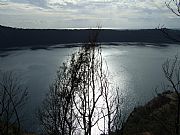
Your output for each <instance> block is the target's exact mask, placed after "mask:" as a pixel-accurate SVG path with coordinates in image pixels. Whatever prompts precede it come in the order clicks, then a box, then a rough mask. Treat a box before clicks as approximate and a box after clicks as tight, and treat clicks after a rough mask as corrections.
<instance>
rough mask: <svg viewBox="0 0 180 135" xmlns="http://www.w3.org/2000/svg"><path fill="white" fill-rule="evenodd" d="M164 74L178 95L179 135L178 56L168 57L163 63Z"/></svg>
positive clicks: (179, 65)
mask: <svg viewBox="0 0 180 135" xmlns="http://www.w3.org/2000/svg"><path fill="white" fill-rule="evenodd" d="M162 69H163V72H164V75H165V77H166V79H167V80H168V82H169V83H170V85H169V88H170V89H172V90H174V91H175V93H176V95H177V99H178V101H177V114H176V123H175V125H176V134H177V135H179V129H180V127H179V126H180V63H179V60H178V57H177V56H175V58H174V59H173V60H169V59H167V60H166V62H165V63H164V64H163V65H162Z"/></svg>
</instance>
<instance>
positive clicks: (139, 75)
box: [0, 44, 180, 131]
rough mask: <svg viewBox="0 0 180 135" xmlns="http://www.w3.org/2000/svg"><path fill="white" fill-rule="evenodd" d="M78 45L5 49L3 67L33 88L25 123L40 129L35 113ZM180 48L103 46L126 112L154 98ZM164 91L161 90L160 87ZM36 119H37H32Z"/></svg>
mask: <svg viewBox="0 0 180 135" xmlns="http://www.w3.org/2000/svg"><path fill="white" fill-rule="evenodd" d="M76 50H78V48H77V47H76V48H56V49H55V48H54V49H49V50H43V49H39V50H30V49H26V50H18V51H11V52H4V53H1V55H3V56H5V55H6V54H7V56H5V57H0V70H2V71H7V70H13V71H16V72H17V73H18V74H19V75H20V76H21V78H23V80H24V82H23V83H24V84H25V85H26V86H27V87H28V90H29V102H28V104H27V105H26V108H25V114H24V115H25V117H24V118H25V119H24V123H25V124H24V126H25V127H26V128H27V129H28V130H30V131H33V130H36V131H38V130H39V129H38V128H37V127H38V126H37V121H36V120H34V118H35V114H34V112H35V111H36V110H37V108H38V106H39V105H40V103H41V102H42V100H43V98H44V96H45V94H46V93H47V91H48V86H49V85H50V84H51V82H52V81H53V79H54V78H55V75H56V71H57V69H58V67H59V66H60V65H61V63H62V62H64V61H66V60H67V59H68V58H69V56H70V55H71V53H72V52H74V51H76ZM178 50H180V46H178V45H169V46H166V47H156V46H153V45H152V44H151V45H148V44H146V45H145V46H137V45H131V46H128V45H126V46H124V45H121V46H103V57H104V59H105V60H106V61H107V65H108V68H109V70H110V73H111V75H112V77H113V81H112V83H113V84H116V85H117V86H118V87H119V88H120V92H121V93H122V95H123V98H124V103H123V104H124V105H123V109H124V112H130V111H131V110H132V108H133V107H134V106H136V105H139V104H144V103H145V102H146V101H148V100H149V99H151V98H152V97H154V95H155V91H154V89H155V88H156V87H157V86H159V87H161V83H162V82H163V81H164V76H163V72H162V68H161V65H162V63H163V62H164V61H165V60H166V59H167V58H173V57H174V55H176V54H177V53H178V52H179V51H178ZM159 91H161V89H159ZM32 119H33V120H32Z"/></svg>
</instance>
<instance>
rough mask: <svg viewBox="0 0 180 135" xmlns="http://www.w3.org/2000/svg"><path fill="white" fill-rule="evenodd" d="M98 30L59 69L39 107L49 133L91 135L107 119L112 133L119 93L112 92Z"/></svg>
mask: <svg viewBox="0 0 180 135" xmlns="http://www.w3.org/2000/svg"><path fill="white" fill-rule="evenodd" d="M98 32H99V30H93V31H91V34H90V37H89V42H88V43H86V44H84V46H82V47H81V48H80V49H79V51H78V52H77V53H74V54H72V56H71V60H70V61H67V62H66V63H64V65H63V67H62V68H60V70H59V72H58V73H57V79H56V81H55V82H54V83H53V85H52V86H51V87H50V93H49V95H48V96H47V97H46V99H45V101H44V103H43V106H42V108H41V109H40V111H39V118H40V122H41V124H42V126H43V127H44V129H45V131H46V133H48V134H60V135H61V134H62V135H66V134H69V135H73V134H78V133H79V134H84V135H91V134H92V128H93V127H94V126H97V125H98V122H100V121H101V120H102V119H105V121H108V122H104V124H107V125H108V129H107V130H106V129H105V130H106V131H104V133H106V132H108V134H110V132H111V127H112V123H113V115H115V114H116V112H117V111H116V108H117V107H116V103H117V102H116V101H117V96H116V92H114V93H113V92H112V94H114V95H115V96H112V95H111V94H110V91H111V90H110V87H109V82H108V77H107V71H106V70H104V69H103V58H102V48H101V45H100V44H98V43H97V37H98ZM112 91H113V90H112ZM111 109H112V110H111ZM114 118H115V117H114Z"/></svg>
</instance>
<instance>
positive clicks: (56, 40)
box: [0, 26, 180, 49]
mask: <svg viewBox="0 0 180 135" xmlns="http://www.w3.org/2000/svg"><path fill="white" fill-rule="evenodd" d="M168 31H169V33H170V34H171V35H175V34H177V35H180V31H179V30H168ZM88 35H89V30H88V29H81V30H78V29H77V30H68V29H61V30H56V29H17V28H10V27H4V26H0V48H1V49H2V48H7V47H17V46H18V47H20V46H39V45H41V46H48V45H54V44H66V43H80V42H87V40H88ZM99 41H100V42H149V43H172V41H171V40H169V39H167V38H166V37H165V35H164V34H163V33H162V32H161V31H159V30H156V29H144V30H110V29H102V31H101V33H100V35H99Z"/></svg>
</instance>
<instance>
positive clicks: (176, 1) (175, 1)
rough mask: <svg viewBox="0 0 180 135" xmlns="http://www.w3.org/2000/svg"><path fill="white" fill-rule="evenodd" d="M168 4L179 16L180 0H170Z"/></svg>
mask: <svg viewBox="0 0 180 135" xmlns="http://www.w3.org/2000/svg"><path fill="white" fill-rule="evenodd" d="M165 4H166V6H167V7H168V8H169V9H170V10H171V11H172V12H173V13H174V14H175V15H177V16H180V0H169V1H168V2H165Z"/></svg>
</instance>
